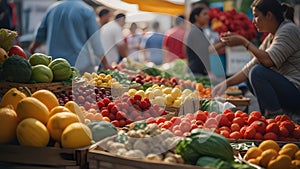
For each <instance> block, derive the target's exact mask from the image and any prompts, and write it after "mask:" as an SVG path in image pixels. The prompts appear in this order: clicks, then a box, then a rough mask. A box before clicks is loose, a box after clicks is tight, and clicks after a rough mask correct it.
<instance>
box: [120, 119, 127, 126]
mask: <svg viewBox="0 0 300 169" xmlns="http://www.w3.org/2000/svg"><path fill="white" fill-rule="evenodd" d="M125 125H126V121H125V120H124V119H122V120H120V121H119V126H120V127H124V126H125Z"/></svg>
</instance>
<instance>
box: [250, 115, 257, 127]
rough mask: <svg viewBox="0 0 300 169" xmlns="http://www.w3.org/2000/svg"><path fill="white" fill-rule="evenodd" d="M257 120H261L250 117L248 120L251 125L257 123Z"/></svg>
mask: <svg viewBox="0 0 300 169" xmlns="http://www.w3.org/2000/svg"><path fill="white" fill-rule="evenodd" d="M257 120H259V118H258V117H256V116H250V117H249V118H248V124H249V125H251V124H252V123H253V122H255V121H257Z"/></svg>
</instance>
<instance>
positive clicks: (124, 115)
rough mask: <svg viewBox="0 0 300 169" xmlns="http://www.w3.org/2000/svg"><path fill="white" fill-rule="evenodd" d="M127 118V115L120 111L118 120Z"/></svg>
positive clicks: (117, 115) (117, 116) (117, 114)
mask: <svg viewBox="0 0 300 169" xmlns="http://www.w3.org/2000/svg"><path fill="white" fill-rule="evenodd" d="M125 117H126V114H125V113H124V112H121V111H118V112H117V113H116V120H122V119H125Z"/></svg>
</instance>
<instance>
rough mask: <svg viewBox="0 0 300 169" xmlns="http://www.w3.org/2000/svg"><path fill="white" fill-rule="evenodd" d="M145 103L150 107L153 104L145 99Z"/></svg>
mask: <svg viewBox="0 0 300 169" xmlns="http://www.w3.org/2000/svg"><path fill="white" fill-rule="evenodd" d="M143 101H145V102H146V103H147V104H148V106H151V102H150V100H149V98H145V99H144V100H143Z"/></svg>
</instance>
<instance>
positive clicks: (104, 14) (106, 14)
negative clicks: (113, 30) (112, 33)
mask: <svg viewBox="0 0 300 169" xmlns="http://www.w3.org/2000/svg"><path fill="white" fill-rule="evenodd" d="M110 17H111V12H110V10H108V9H106V8H104V9H101V10H100V11H99V13H98V18H99V25H100V28H101V27H102V26H103V25H105V24H107V23H108V22H109V20H110Z"/></svg>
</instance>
